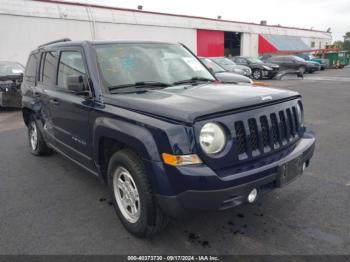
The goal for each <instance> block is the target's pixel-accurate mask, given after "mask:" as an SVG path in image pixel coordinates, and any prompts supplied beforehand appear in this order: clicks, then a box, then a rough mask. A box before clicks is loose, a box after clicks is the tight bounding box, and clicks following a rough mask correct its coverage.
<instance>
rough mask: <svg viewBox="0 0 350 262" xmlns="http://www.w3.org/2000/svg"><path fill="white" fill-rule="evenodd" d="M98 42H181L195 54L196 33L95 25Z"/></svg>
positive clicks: (166, 29)
mask: <svg viewBox="0 0 350 262" xmlns="http://www.w3.org/2000/svg"><path fill="white" fill-rule="evenodd" d="M96 39H98V40H102V39H103V40H145V39H146V40H148V41H165V42H173V43H177V42H181V43H183V44H185V45H186V46H187V47H189V48H190V49H191V50H192V51H193V52H195V53H196V52H197V31H196V30H195V29H186V28H169V27H160V26H145V25H127V24H110V23H96Z"/></svg>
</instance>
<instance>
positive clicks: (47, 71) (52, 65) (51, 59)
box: [42, 52, 57, 85]
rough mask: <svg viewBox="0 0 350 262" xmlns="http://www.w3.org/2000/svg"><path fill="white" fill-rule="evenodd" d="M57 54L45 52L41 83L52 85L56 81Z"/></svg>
mask: <svg viewBox="0 0 350 262" xmlns="http://www.w3.org/2000/svg"><path fill="white" fill-rule="evenodd" d="M56 66H57V52H46V54H45V61H44V66H43V71H42V82H43V84H45V85H52V84H54V83H55V80H56Z"/></svg>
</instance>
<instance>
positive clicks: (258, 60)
mask: <svg viewBox="0 0 350 262" xmlns="http://www.w3.org/2000/svg"><path fill="white" fill-rule="evenodd" d="M248 61H249V62H251V63H256V64H262V63H263V61H261V60H260V59H258V58H248Z"/></svg>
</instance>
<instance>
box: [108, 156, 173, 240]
mask: <svg viewBox="0 0 350 262" xmlns="http://www.w3.org/2000/svg"><path fill="white" fill-rule="evenodd" d="M108 187H109V190H110V193H111V196H112V199H113V206H114V209H115V211H116V213H117V215H118V217H119V219H120V220H121V222H122V224H123V225H124V227H125V228H126V229H127V230H128V231H129V232H130V233H131V234H133V235H135V236H137V237H150V236H152V235H155V234H156V233H158V232H159V231H161V230H162V229H163V228H165V227H166V225H167V224H168V221H169V218H168V216H166V215H165V214H164V213H163V212H162V210H161V209H160V208H159V206H158V205H157V203H156V201H155V199H154V196H153V192H152V188H151V185H150V182H149V180H148V176H147V173H146V170H145V168H144V165H143V162H142V161H141V159H140V158H139V157H138V156H137V155H136V154H135V153H134V152H133V151H131V150H129V149H122V150H120V151H118V152H116V153H114V155H113V156H112V157H111V159H110V161H109V164H108Z"/></svg>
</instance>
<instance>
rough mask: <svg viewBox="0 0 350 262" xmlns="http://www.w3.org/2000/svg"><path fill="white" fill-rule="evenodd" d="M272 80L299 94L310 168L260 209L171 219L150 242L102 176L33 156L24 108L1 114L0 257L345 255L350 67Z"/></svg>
mask: <svg viewBox="0 0 350 262" xmlns="http://www.w3.org/2000/svg"><path fill="white" fill-rule="evenodd" d="M270 83H271V84H272V85H274V86H276V87H283V88H288V89H291V90H296V91H298V92H300V93H301V94H302V95H303V98H304V108H305V111H306V114H305V119H306V124H307V125H308V126H309V127H310V128H312V129H314V131H315V132H316V134H317V139H318V140H317V147H316V152H315V156H314V158H313V160H312V162H311V166H310V167H309V168H308V169H307V170H306V172H305V173H304V175H303V176H302V177H300V178H299V179H298V180H297V181H295V182H294V183H292V184H290V185H288V186H287V187H285V188H283V189H278V190H275V191H273V192H272V193H270V194H268V195H266V196H265V197H264V198H263V199H262V200H260V201H259V202H258V203H256V204H252V205H244V206H241V207H238V208H235V209H231V210H228V211H225V212H221V213H210V214H201V215H199V216H196V217H193V218H190V219H188V220H176V221H172V222H171V223H170V225H169V226H168V227H167V229H166V230H165V231H164V232H162V233H161V234H160V235H158V236H156V237H154V238H153V239H151V240H147V239H138V238H135V237H133V236H131V235H130V234H129V233H128V232H127V231H126V230H125V229H124V228H123V226H122V225H121V223H120V222H119V220H118V219H117V217H116V215H115V213H114V210H113V208H112V207H111V206H110V204H109V196H108V193H107V190H106V188H105V186H103V185H102V184H100V183H99V180H98V179H96V178H95V177H93V176H91V175H89V174H87V173H86V172H85V171H84V170H82V169H81V168H79V167H78V166H76V165H75V164H73V163H72V162H70V161H69V160H67V159H65V158H64V157H62V156H60V155H59V154H53V155H51V156H48V157H35V156H32V155H31V154H30V153H29V151H28V149H27V140H26V133H25V126H24V125H23V123H22V120H21V114H20V112H19V111H8V110H3V111H1V112H0V254H177V255H178V254H350V233H349V232H350V223H349V222H350V204H349V203H350V160H349V158H350V131H349V130H350V102H349V101H350V68H345V69H340V70H327V71H325V72H317V73H314V74H312V75H306V76H305V79H304V80H301V79H294V78H293V77H289V78H288V79H285V80H281V81H271V82H270ZM247 88H248V87H247Z"/></svg>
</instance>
